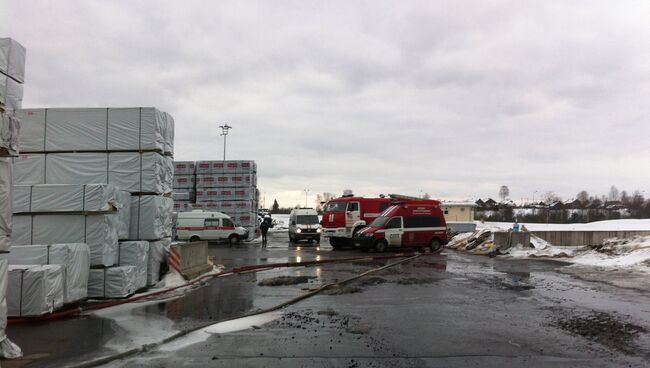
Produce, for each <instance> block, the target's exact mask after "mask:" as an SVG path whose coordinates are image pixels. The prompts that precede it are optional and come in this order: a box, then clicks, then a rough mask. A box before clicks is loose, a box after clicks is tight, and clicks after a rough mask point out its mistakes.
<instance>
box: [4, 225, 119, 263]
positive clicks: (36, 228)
mask: <svg viewBox="0 0 650 368" xmlns="http://www.w3.org/2000/svg"><path fill="white" fill-rule="evenodd" d="M13 221H14V224H15V225H14V231H13V233H12V235H13V236H12V240H13V242H14V244H15V245H31V244H56V243H86V244H88V247H89V249H90V264H91V266H112V265H114V264H115V263H116V262H117V247H118V240H117V238H118V236H117V227H118V225H117V223H118V216H117V214H101V215H76V214H54V215H15V216H14V218H13Z"/></svg>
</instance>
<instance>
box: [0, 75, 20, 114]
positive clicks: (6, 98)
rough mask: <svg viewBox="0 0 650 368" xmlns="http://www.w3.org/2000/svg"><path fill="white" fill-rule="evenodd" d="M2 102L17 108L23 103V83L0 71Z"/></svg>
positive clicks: (11, 107)
mask: <svg viewBox="0 0 650 368" xmlns="http://www.w3.org/2000/svg"><path fill="white" fill-rule="evenodd" d="M0 102H1V103H2V104H4V105H5V106H6V107H7V108H9V109H12V110H15V109H20V108H21V107H22V105H23V85H22V84H20V83H18V82H16V81H15V80H13V79H11V78H10V77H8V76H6V75H4V74H2V73H0Z"/></svg>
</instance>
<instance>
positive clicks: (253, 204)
mask: <svg viewBox="0 0 650 368" xmlns="http://www.w3.org/2000/svg"><path fill="white" fill-rule="evenodd" d="M258 207H259V191H258V190H257V164H256V163H255V161H250V160H232V161H198V162H197V164H196V203H195V204H194V205H193V208H198V209H203V210H205V211H217V212H222V213H225V214H226V215H228V216H230V217H231V218H232V219H233V221H234V222H235V224H237V225H240V226H243V227H245V228H246V229H247V230H248V232H249V234H250V235H249V236H250V237H254V236H255V234H256V231H257V226H258V222H257V209H258Z"/></svg>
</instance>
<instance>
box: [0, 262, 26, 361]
mask: <svg viewBox="0 0 650 368" xmlns="http://www.w3.org/2000/svg"><path fill="white" fill-rule="evenodd" d="M0 257H4V256H2V255H0ZM8 271H9V261H7V260H6V259H3V258H0V358H6V359H15V358H20V357H21V356H22V355H23V353H22V351H21V350H20V348H19V347H18V346H17V345H16V344H14V343H13V342H11V340H9V338H8V337H7V333H6V330H7V298H6V296H7V286H8V284H9V280H8V279H9V277H8V276H9V274H8Z"/></svg>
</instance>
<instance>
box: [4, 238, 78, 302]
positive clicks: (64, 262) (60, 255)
mask: <svg viewBox="0 0 650 368" xmlns="http://www.w3.org/2000/svg"><path fill="white" fill-rule="evenodd" d="M8 259H9V263H11V264H12V265H48V264H53V265H59V266H61V267H62V269H63V302H64V303H73V302H76V301H80V300H84V299H86V297H87V295H88V274H89V271H90V252H89V251H88V246H87V245H86V244H83V243H77V244H52V245H28V246H22V247H14V248H13V249H12V251H11V253H10V254H9V256H8Z"/></svg>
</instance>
